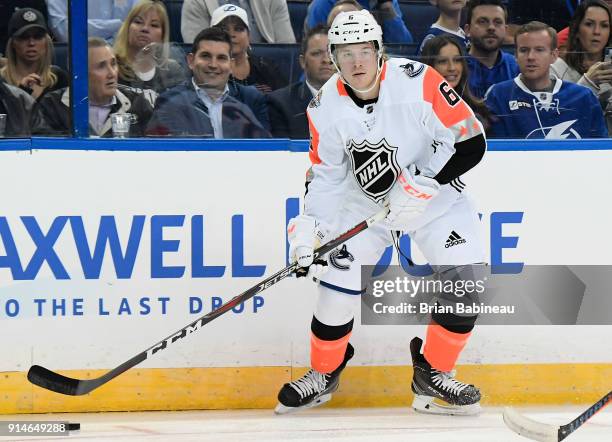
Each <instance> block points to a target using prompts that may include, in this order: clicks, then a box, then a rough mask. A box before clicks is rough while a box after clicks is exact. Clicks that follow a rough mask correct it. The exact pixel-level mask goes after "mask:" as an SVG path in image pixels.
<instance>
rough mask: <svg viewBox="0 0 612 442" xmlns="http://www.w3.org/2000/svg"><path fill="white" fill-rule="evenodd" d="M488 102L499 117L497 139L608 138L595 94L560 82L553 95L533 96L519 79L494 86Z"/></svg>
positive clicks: (495, 129)
mask: <svg viewBox="0 0 612 442" xmlns="http://www.w3.org/2000/svg"><path fill="white" fill-rule="evenodd" d="M485 101H486V103H487V106H488V107H489V109H491V112H492V113H493V115H494V116H495V118H494V122H493V125H492V127H491V132H492V135H493V136H494V137H499V138H545V139H553V140H554V139H565V138H574V139H577V138H597V137H607V136H608V130H607V128H606V123H605V120H604V117H603V112H602V110H601V106H600V104H599V101H598V100H597V98H596V97H595V95H594V94H593V92H591V90H590V89H588V88H586V87H584V86H581V85H579V84H574V83H570V82H567V81H561V80H560V79H559V78H554V80H553V89H552V91H551V92H532V91H530V90H529V88H527V86H525V84H524V83H523V82H522V81H521V78H520V75H519V76H517V77H516V78H514V79H513V80H508V81H503V82H501V83H498V84H495V85H493V86H491V88H490V89H489V90H488V91H487V94H486V96H485Z"/></svg>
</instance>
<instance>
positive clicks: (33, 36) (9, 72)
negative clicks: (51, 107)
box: [0, 8, 68, 100]
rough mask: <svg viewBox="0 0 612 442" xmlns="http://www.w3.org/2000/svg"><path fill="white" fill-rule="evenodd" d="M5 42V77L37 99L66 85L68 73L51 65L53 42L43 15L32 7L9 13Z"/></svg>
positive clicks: (2, 72) (1, 70)
mask: <svg viewBox="0 0 612 442" xmlns="http://www.w3.org/2000/svg"><path fill="white" fill-rule="evenodd" d="M8 33H9V39H8V42H7V43H6V64H5V65H4V67H3V68H2V69H0V75H1V76H2V78H4V80H5V81H6V82H7V83H8V84H10V85H12V86H17V87H20V88H21V89H23V90H24V91H26V92H27V93H29V94H30V95H31V96H32V98H35V99H37V100H38V99H39V98H40V97H41V96H43V95H44V94H46V93H47V92H49V91H53V90H56V89H60V88H63V87H66V86H68V75H67V74H66V72H64V71H63V70H62V69H61V68H59V67H58V66H55V65H53V64H52V60H53V42H52V41H51V37H50V36H49V31H48V29H47V24H46V22H45V19H44V17H43V15H42V14H41V13H40V12H39V11H37V10H36V9H32V8H23V9H18V10H17V11H15V13H14V14H13V15H12V16H11V19H10V21H9V27H8Z"/></svg>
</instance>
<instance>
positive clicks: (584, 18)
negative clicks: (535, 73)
mask: <svg viewBox="0 0 612 442" xmlns="http://www.w3.org/2000/svg"><path fill="white" fill-rule="evenodd" d="M610 22H611V15H610V8H609V7H608V5H607V4H606V2H604V1H603V0H587V1H585V2H583V3H581V4H580V6H578V8H577V9H576V12H575V14H574V17H573V18H572V21H571V23H570V37H569V41H568V46H567V51H566V54H565V55H564V57H563V58H561V57H559V58H557V60H556V61H555V62H554V64H553V65H552V66H551V69H552V72H553V74H555V75H556V76H557V77H559V78H561V79H562V80H566V81H571V82H573V83H578V84H581V85H583V86H586V87H588V88H590V89H591V90H592V91H593V92H595V93H596V94H599V93H600V85H601V84H602V83H609V82H610V81H611V80H612V66H610V63H606V62H604V61H603V59H604V49H605V48H606V46H608V45H610Z"/></svg>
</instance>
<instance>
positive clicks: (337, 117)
mask: <svg viewBox="0 0 612 442" xmlns="http://www.w3.org/2000/svg"><path fill="white" fill-rule="evenodd" d="M380 78H381V82H380V91H379V95H378V99H377V100H376V101H375V102H373V103H372V102H368V101H365V102H362V103H361V104H357V103H359V100H355V99H353V98H351V96H353V97H354V94H353V93H352V91H351V90H350V89H349V87H348V86H347V85H345V84H344V83H343V82H342V80H341V79H340V78H339V76H338V74H334V75H333V76H332V77H331V78H330V79H329V80H328V81H327V83H325V85H324V86H323V87H322V88H321V89H320V91H319V93H318V94H317V95H316V96H315V97H314V98H313V99H312V101H311V102H310V104H309V106H308V109H307V116H308V123H309V127H310V139H311V140H310V141H311V142H310V152H309V153H310V160H311V163H312V166H311V170H310V174H309V179H308V181H309V183H308V188H307V193H306V196H305V200H304V212H305V213H306V214H308V215H311V216H313V217H314V218H315V219H317V220H318V221H319V222H321V223H322V224H324V225H328V226H330V227H331V226H337V224H336V221H337V217H338V216H339V213H340V211H341V210H344V212H345V213H347V212H349V213H353V214H354V217H350V218H352V219H359V218H360V217H361V218H363V217H364V216H369V215H371V214H372V213H374V212H376V211H378V210H379V208H380V206H381V205H382V204H383V201H384V198H385V196H386V195H387V193H388V192H389V190H390V189H391V187H392V186H393V184H394V183H395V181H396V180H397V178H398V176H399V174H400V173H401V170H402V168H404V167H408V166H409V165H411V164H415V165H416V167H417V169H418V170H419V171H420V173H422V174H423V175H425V176H428V177H433V178H435V179H436V180H437V181H438V182H439V183H440V184H442V188H441V191H440V194H439V195H438V196H437V197H436V198H442V199H446V200H448V201H449V203H448V204H449V207H450V204H452V202H454V201H455V200H456V198H457V197H458V196H459V194H460V192H461V191H462V190H463V187H464V184H463V183H462V181H461V179H460V176H461V174H463V173H465V172H466V171H467V170H469V169H471V168H472V167H473V166H474V165H476V164H477V163H478V162H479V161H480V159H481V158H482V156H483V155H484V152H485V150H486V141H485V138H484V135H483V129H482V125H481V124H480V122H479V121H478V120H477V119H476V117H475V116H474V113H473V112H472V110H471V109H470V108H469V106H468V105H467V104H466V103H465V102H464V101H463V100H462V99H461V97H460V96H459V95H458V94H457V93H456V92H455V91H454V90H453V89H452V88H451V87H450V86H449V85H448V83H447V82H446V81H445V80H444V78H443V77H442V76H441V75H440V74H438V72H436V71H435V70H434V69H433V68H431V67H428V66H427V65H424V64H421V63H418V62H415V61H412V60H408V59H391V60H388V61H385V62H384V64H383V67H382V71H381V75H380ZM370 101H372V100H370Z"/></svg>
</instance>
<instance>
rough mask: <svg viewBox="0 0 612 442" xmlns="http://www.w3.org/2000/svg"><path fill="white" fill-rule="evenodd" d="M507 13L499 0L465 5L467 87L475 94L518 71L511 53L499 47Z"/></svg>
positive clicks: (479, 1)
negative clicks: (467, 49) (468, 75)
mask: <svg viewBox="0 0 612 442" xmlns="http://www.w3.org/2000/svg"><path fill="white" fill-rule="evenodd" d="M507 18H508V14H507V12H506V8H505V6H504V5H503V3H502V2H501V0H472V1H470V3H469V5H468V8H467V23H466V27H465V31H466V34H467V36H468V38H469V39H470V51H469V55H470V56H469V57H468V60H467V61H468V65H469V67H470V89H471V90H472V93H473V94H474V95H475V96H476V97H478V98H482V97H484V94H485V92H486V91H487V90H488V89H489V88H490V87H491V85H493V84H495V83H500V82H502V81H506V80H510V79H512V78H514V77H516V76H517V75H518V73H519V69H518V65H517V64H516V60H515V59H514V57H513V56H512V55H510V54H508V53H506V52H503V51H502V50H501V47H502V44H503V42H504V38H505V37H506V23H507Z"/></svg>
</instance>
